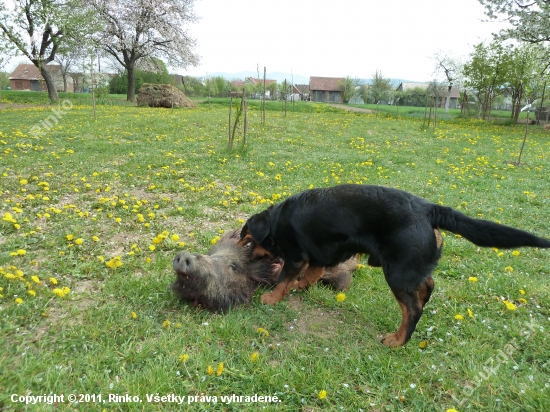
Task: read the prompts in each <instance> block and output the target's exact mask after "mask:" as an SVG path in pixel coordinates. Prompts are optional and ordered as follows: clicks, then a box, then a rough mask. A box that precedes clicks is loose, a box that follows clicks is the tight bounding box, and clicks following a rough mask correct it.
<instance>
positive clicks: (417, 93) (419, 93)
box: [402, 87, 427, 106]
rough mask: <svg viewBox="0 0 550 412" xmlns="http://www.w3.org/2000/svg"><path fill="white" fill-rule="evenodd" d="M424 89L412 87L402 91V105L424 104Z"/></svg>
mask: <svg viewBox="0 0 550 412" xmlns="http://www.w3.org/2000/svg"><path fill="white" fill-rule="evenodd" d="M426 93H427V91H426V89H423V88H422V87H414V88H412V89H408V90H406V91H405V92H403V96H402V102H403V106H424V105H425V104H426Z"/></svg>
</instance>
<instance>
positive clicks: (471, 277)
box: [468, 276, 478, 283]
mask: <svg viewBox="0 0 550 412" xmlns="http://www.w3.org/2000/svg"><path fill="white" fill-rule="evenodd" d="M468 280H469V281H470V282H471V283H475V282H477V281H478V278H477V277H476V276H470V277H469V278H468Z"/></svg>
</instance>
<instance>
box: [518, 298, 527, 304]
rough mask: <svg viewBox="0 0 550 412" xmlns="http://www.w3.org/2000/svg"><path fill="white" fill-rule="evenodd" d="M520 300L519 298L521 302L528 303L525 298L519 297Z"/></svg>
mask: <svg viewBox="0 0 550 412" xmlns="http://www.w3.org/2000/svg"><path fill="white" fill-rule="evenodd" d="M518 300H519V301H520V302H521V303H523V304H526V303H527V300H525V299H523V298H519V299H518Z"/></svg>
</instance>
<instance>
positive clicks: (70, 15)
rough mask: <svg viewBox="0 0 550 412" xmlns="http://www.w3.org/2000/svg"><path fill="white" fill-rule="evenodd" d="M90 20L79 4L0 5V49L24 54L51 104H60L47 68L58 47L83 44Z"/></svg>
mask: <svg viewBox="0 0 550 412" xmlns="http://www.w3.org/2000/svg"><path fill="white" fill-rule="evenodd" d="M91 20H92V19H91V18H90V15H89V9H87V8H86V7H85V4H84V3H83V2H82V1H81V0H14V1H13V8H9V7H8V6H7V5H6V2H4V1H1V2H0V49H5V50H9V51H11V52H13V53H19V54H23V55H24V56H25V57H27V58H28V59H29V60H30V61H31V62H32V63H33V64H34V65H35V66H36V67H37V68H38V70H40V73H41V74H42V77H44V80H45V82H46V87H47V88H48V96H49V98H50V100H51V101H56V100H59V97H58V95H57V90H56V88H55V84H54V80H53V77H52V75H51V73H50V72H49V71H48V68H47V67H46V65H47V64H48V63H50V62H52V61H53V60H54V59H55V56H56V53H57V51H58V49H59V47H60V46H62V45H65V46H66V47H70V45H71V44H75V43H77V42H78V43H83V42H84V39H85V37H86V36H85V33H86V30H87V28H88V27H90V26H91V25H90V21H91Z"/></svg>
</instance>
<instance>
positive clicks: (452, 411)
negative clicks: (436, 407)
mask: <svg viewBox="0 0 550 412" xmlns="http://www.w3.org/2000/svg"><path fill="white" fill-rule="evenodd" d="M446 412H458V411H457V410H456V409H455V408H451V409H447V411H446Z"/></svg>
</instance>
